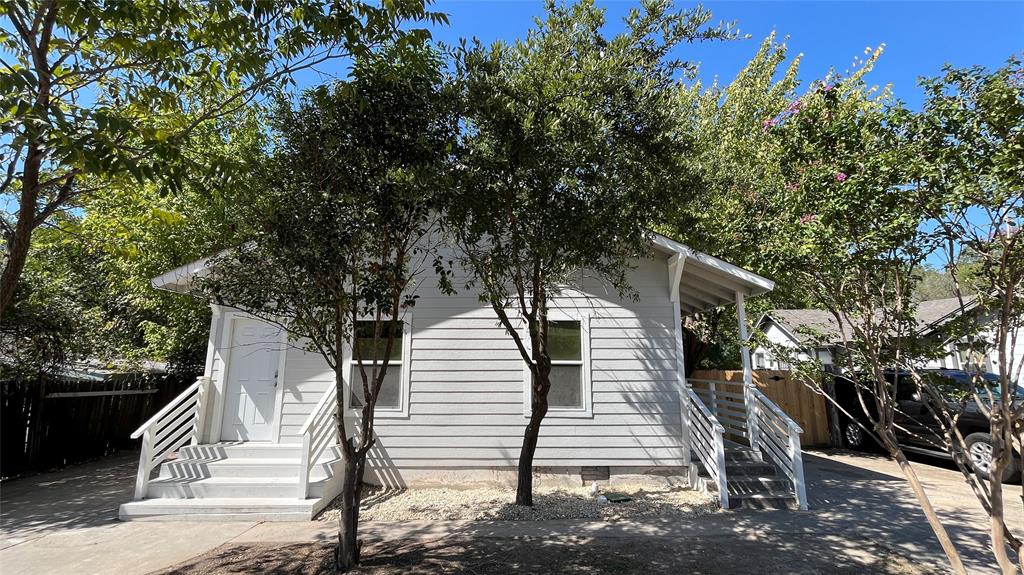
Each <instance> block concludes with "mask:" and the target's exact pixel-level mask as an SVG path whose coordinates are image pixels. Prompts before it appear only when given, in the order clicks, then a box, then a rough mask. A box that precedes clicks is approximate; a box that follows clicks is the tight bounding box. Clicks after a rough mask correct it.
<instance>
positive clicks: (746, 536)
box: [0, 451, 1024, 575]
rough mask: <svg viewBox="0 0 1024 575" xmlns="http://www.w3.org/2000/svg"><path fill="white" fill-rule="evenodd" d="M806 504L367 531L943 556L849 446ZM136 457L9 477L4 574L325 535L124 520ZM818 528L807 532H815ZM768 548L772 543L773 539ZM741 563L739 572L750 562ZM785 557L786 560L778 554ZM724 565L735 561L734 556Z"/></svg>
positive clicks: (938, 494) (984, 540)
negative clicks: (122, 506) (609, 519)
mask: <svg viewBox="0 0 1024 575" xmlns="http://www.w3.org/2000/svg"><path fill="white" fill-rule="evenodd" d="M804 457H805V459H804V462H805V469H806V474H807V478H808V494H809V497H810V504H811V508H812V511H810V512H806V513H798V512H788V511H771V512H754V511H750V512H722V513H717V514H714V515H711V516H708V517H701V518H698V519H695V520H693V521H691V522H689V523H684V524H679V523H678V522H677V521H672V520H650V521H643V522H619V523H602V522H581V521H549V522H405V523H401V524H387V523H364V525H363V526H362V528H363V533H364V534H365V536H366V537H367V538H368V539H371V540H378V541H380V540H391V541H394V540H409V539H436V538H438V537H445V536H459V537H519V536H540V537H580V536H592V537H600V538H610V539H611V538H614V539H620V538H621V539H629V540H635V541H636V542H637V544H642V541H643V540H644V539H645V538H649V537H659V538H663V537H667V538H674V539H678V540H681V541H686V540H689V541H691V542H694V543H695V544H696V543H699V542H714V543H715V547H716V548H723V549H726V550H728V549H729V541H730V540H733V541H740V540H743V541H750V540H752V539H758V540H763V541H769V542H771V543H772V545H771V549H772V551H771V553H773V554H779V553H785V554H790V557H791V558H792V560H793V561H800V560H801V558H805V557H807V556H808V555H809V554H815V553H820V552H821V551H820V550H819V549H816V548H815V546H813V545H808V544H807V541H808V540H812V541H813V540H820V541H822V542H827V543H828V549H829V553H830V555H829V556H828V557H825V558H818V560H819V561H821V560H822V559H824V560H825V561H828V562H832V564H835V565H840V564H844V563H848V564H856V563H857V562H858V561H863V560H864V555H865V554H866V552H867V551H868V550H873V549H877V548H885V549H891V550H893V551H895V552H897V553H899V554H901V555H903V556H906V557H908V558H910V559H912V560H914V561H915V562H921V563H923V564H927V565H933V566H942V565H944V564H945V558H944V556H943V555H942V552H941V549H940V548H939V546H938V544H937V543H936V542H935V538H934V536H933V535H932V533H931V530H930V529H929V527H928V525H927V523H926V522H925V521H924V518H923V517H922V516H921V513H920V511H919V510H918V508H917V504H916V502H915V501H914V499H913V497H912V494H911V492H910V490H909V488H907V487H906V483H905V481H904V480H903V478H902V475H901V474H900V472H899V469H898V467H897V466H896V465H895V464H894V463H893V462H891V461H889V460H888V459H886V458H884V457H881V456H875V455H867V454H854V453H848V452H831V451H810V452H807V453H805V456H804ZM136 462H137V459H136V458H135V457H134V456H133V455H125V456H118V457H114V458H109V459H107V460H103V461H99V462H94V463H89V464H85V465H81V466H77V467H74V468H71V469H68V470H64V471H60V472H57V473H51V474H43V475H39V476H36V477H31V478H26V479H20V480H16V481H12V482H9V483H5V484H4V485H3V486H2V488H0V536H2V538H0V573H2V574H3V575H14V574H22V573H26V574H27V573H51V572H56V571H58V570H60V571H64V572H73V573H97V574H100V573H112V574H115V573H116V574H117V575H132V574H140V575H141V574H144V573H148V572H150V571H154V570H158V569H162V568H166V567H168V566H171V565H175V564H178V563H181V562H185V561H186V560H188V559H190V558H191V557H194V556H196V555H199V554H201V553H204V552H206V551H209V550H211V549H214V548H216V547H219V546H221V545H224V544H229V543H230V544H247V543H285V542H305V541H329V540H332V539H333V538H334V537H335V533H336V531H335V529H336V526H335V525H334V524H329V523H327V524H325V523H316V522H298V523H256V522H185V521H167V522H157V521H135V522H119V521H117V520H116V515H117V505H118V504H119V503H121V502H123V501H126V500H127V499H128V498H130V496H131V489H132V486H133V481H134V474H135V465H136ZM931 463H935V462H932V461H929V460H922V459H919V460H917V461H916V462H915V467H916V469H917V470H918V473H919V474H920V475H921V476H922V479H923V481H924V483H925V485H926V488H927V489H928V491H929V493H930V494H931V496H932V501H933V503H934V505H935V506H936V508H937V509H938V510H939V513H940V515H941V517H942V519H943V520H944V522H945V524H946V525H947V528H948V529H949V530H950V531H951V534H952V536H953V538H954V540H955V541H956V544H957V546H958V547H959V548H960V550H961V552H962V553H963V554H964V559H965V562H966V563H967V565H968V569H970V570H971V571H972V572H977V573H990V572H993V571H994V569H995V568H994V565H993V562H992V560H991V553H990V552H989V551H988V537H987V534H986V530H985V526H986V524H987V518H986V516H985V514H984V512H983V511H982V510H981V508H980V506H979V505H978V503H977V501H976V499H975V497H974V495H973V494H972V493H971V492H970V490H969V488H968V487H967V486H966V485H965V484H964V483H963V481H962V479H961V478H960V475H959V473H958V472H957V471H956V470H955V469H952V468H950V467H948V466H947V467H942V466H941V464H940V465H933V464H931ZM1013 489H1015V490H1016V491H1010V490H1008V492H1007V499H1008V509H1007V517H1009V518H1010V521H1011V523H1012V522H1013V521H1016V522H1017V523H1016V524H1017V525H1024V507H1022V505H1021V500H1020V497H1019V494H1020V491H1019V489H1020V486H1013ZM809 538H810V539H809ZM766 549H767V548H766ZM748 559H754V560H753V561H744V562H737V563H736V564H733V565H732V566H733V567H735V568H737V569H736V570H733V572H736V573H739V572H746V571H743V570H742V567H740V563H743V564H753V565H756V558H748ZM776 559H778V558H776ZM726 564H728V562H727V561H726Z"/></svg>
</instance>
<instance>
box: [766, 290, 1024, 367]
mask: <svg viewBox="0 0 1024 575" xmlns="http://www.w3.org/2000/svg"><path fill="white" fill-rule="evenodd" d="M974 308H975V301H974V300H967V301H966V302H965V305H964V306H961V304H960V300H959V299H958V298H955V297H954V298H943V299H935V300H926V301H922V302H921V303H919V304H918V307H917V310H916V311H915V318H916V320H917V324H918V326H919V328H918V329H919V332H918V335H919V336H920V337H928V338H938V340H939V341H940V342H941V344H942V349H943V355H941V356H940V357H936V358H932V359H929V360H928V361H926V362H925V364H924V365H923V366H922V367H923V368H924V369H967V368H968V367H970V368H972V369H980V370H981V371H986V372H990V373H998V372H999V360H998V354H997V352H996V350H994V349H992V350H991V351H990V352H989V353H988V354H987V355H986V354H978V353H977V352H971V351H970V350H969V349H968V347H967V346H966V345H965V344H964V342H963V341H962V340H960V339H958V338H955V337H950V336H948V335H947V334H946V333H945V328H946V327H947V326H948V325H949V324H950V323H951V322H953V321H954V320H956V319H957V318H959V317H961V315H962V314H963V313H973V311H974ZM757 327H758V328H759V329H760V330H761V331H762V332H763V333H764V334H765V337H766V339H767V340H768V341H769V342H770V345H767V346H758V347H757V348H755V349H754V359H753V362H754V369H781V370H786V369H789V367H790V366H789V362H790V361H791V360H792V359H798V360H799V361H807V360H809V359H811V358H814V357H817V359H818V360H819V361H821V363H822V365H826V366H828V365H833V364H834V358H835V355H836V353H837V352H838V350H839V349H840V348H841V347H842V339H841V337H840V335H839V327H838V325H837V324H836V321H835V318H834V317H833V316H832V314H831V313H829V312H827V311H825V310H820V309H773V310H771V311H769V312H767V313H765V314H764V315H762V316H761V318H760V319H759V320H758V322H757ZM1010 345H1014V346H1015V347H1014V348H1013V350H1014V352H1013V358H1014V364H1015V365H1020V364H1021V362H1022V361H1024V329H1019V330H1017V337H1016V341H1011V342H1010ZM773 347H775V348H779V347H781V348H788V350H789V351H786V352H785V353H777V351H778V349H773ZM1013 371H1014V373H1020V372H1021V370H1020V369H1019V368H1018V369H1015V370H1013ZM1019 379H1021V381H1019V382H1018V383H1019V384H1020V385H1024V374H1021V376H1020V378H1019Z"/></svg>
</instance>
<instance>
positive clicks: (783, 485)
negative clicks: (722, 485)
mask: <svg viewBox="0 0 1024 575" xmlns="http://www.w3.org/2000/svg"><path fill="white" fill-rule="evenodd" d="M726 483H727V485H728V487H729V495H730V496H732V495H750V494H757V493H765V492H781V493H789V494H792V493H793V483H792V482H791V481H790V480H789V479H783V478H777V479H766V478H762V477H747V478H742V477H741V478H733V477H726Z"/></svg>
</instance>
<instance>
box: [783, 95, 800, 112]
mask: <svg viewBox="0 0 1024 575" xmlns="http://www.w3.org/2000/svg"><path fill="white" fill-rule="evenodd" d="M803 106H804V103H803V101H801V100H800V98H797V99H796V100H793V102H792V103H790V105H789V106H788V107H787V108H786V113H787V114H795V113H797V112H799V111H800V108H803Z"/></svg>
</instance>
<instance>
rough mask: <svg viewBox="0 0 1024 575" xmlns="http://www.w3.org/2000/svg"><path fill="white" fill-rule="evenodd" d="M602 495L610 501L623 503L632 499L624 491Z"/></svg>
mask: <svg viewBox="0 0 1024 575" xmlns="http://www.w3.org/2000/svg"><path fill="white" fill-rule="evenodd" d="M604 496H605V497H607V498H608V501H610V502H612V503H625V502H627V501H632V500H633V498H632V497H630V496H629V495H626V494H625V493H605V494H604Z"/></svg>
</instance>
